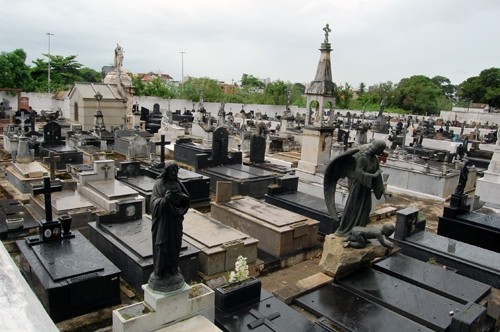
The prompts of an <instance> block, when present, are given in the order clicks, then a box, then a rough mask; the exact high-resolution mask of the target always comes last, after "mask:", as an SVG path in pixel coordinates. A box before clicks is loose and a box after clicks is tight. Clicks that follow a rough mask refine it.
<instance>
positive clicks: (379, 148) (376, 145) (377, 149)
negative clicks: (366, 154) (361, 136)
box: [370, 139, 387, 156]
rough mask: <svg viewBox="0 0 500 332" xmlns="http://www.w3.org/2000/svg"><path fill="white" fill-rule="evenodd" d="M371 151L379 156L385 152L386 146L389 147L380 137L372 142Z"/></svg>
mask: <svg viewBox="0 0 500 332" xmlns="http://www.w3.org/2000/svg"><path fill="white" fill-rule="evenodd" d="M371 145H372V146H371V149H370V150H371V152H372V153H373V155H375V156H379V155H381V154H382V153H384V150H385V148H386V147H387V146H386V145H385V142H384V141H382V140H380V139H376V140H374V141H373V142H372V144H371Z"/></svg>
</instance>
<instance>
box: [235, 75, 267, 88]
mask: <svg viewBox="0 0 500 332" xmlns="http://www.w3.org/2000/svg"><path fill="white" fill-rule="evenodd" d="M241 87H242V88H248V89H251V88H254V89H264V88H265V87H266V85H265V84H264V82H262V81H261V80H259V79H258V78H256V77H254V76H253V75H248V74H243V75H242V76H241Z"/></svg>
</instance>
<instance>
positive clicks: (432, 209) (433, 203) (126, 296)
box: [0, 180, 500, 331]
mask: <svg viewBox="0 0 500 332" xmlns="http://www.w3.org/2000/svg"><path fill="white" fill-rule="evenodd" d="M5 184H6V181H3V180H0V199H6V198H10V197H13V196H15V194H14V195H13V194H12V193H11V190H10V188H9V186H5ZM4 187H7V188H4ZM447 204H449V203H448V202H441V201H437V200H431V199H422V198H415V197H412V196H408V195H404V194H393V195H392V197H390V198H389V199H388V200H387V202H386V203H384V204H383V205H382V206H380V207H379V209H382V208H384V207H393V208H395V209H396V210H400V209H404V208H406V207H409V206H414V207H417V208H418V209H420V211H421V213H422V214H423V215H425V217H426V218H427V230H428V231H430V232H436V230H437V222H438V217H439V216H440V215H442V213H443V207H444V206H445V205H447ZM201 212H202V213H209V208H206V207H205V208H204V209H202V210H201ZM395 221H396V214H395V213H394V212H393V213H392V214H391V215H385V214H383V215H380V216H379V217H377V216H372V217H371V221H370V225H374V226H375V225H377V226H378V225H381V224H383V223H386V222H390V223H395ZM79 231H80V232H81V233H82V234H83V235H84V236H88V229H87V228H82V229H79ZM4 245H5V246H6V248H7V250H8V251H9V253H10V254H11V256H12V257H13V258H14V261H15V262H16V263H17V264H20V261H21V260H20V257H19V249H18V248H17V246H16V244H15V241H12V240H5V241H4ZM320 256H321V254H318V255H317V256H316V257H313V258H311V259H308V260H305V261H303V262H301V263H299V264H296V265H293V266H290V267H286V268H283V269H278V270H275V271H272V272H268V273H262V274H260V275H259V277H258V278H259V279H260V281H261V282H262V287H263V288H264V289H265V290H267V291H269V292H271V293H273V292H278V293H279V292H280V290H283V289H285V288H287V287H293V286H294V285H295V284H296V283H297V282H299V281H303V280H304V279H307V280H310V282H311V283H312V284H314V283H315V279H318V278H319V279H321V278H322V276H321V272H322V271H321V268H320V267H319V261H320V258H321V257H320ZM323 276H324V275H323ZM120 290H121V300H122V304H121V305H118V306H115V307H110V308H106V309H102V310H98V311H95V312H92V313H89V314H86V315H82V316H79V317H76V318H73V319H68V320H65V321H62V322H59V323H57V327H58V328H59V329H60V330H61V331H95V330H101V331H108V330H111V317H112V310H113V309H117V308H119V307H122V306H125V305H129V304H132V303H135V302H139V301H141V300H142V294H137V293H135V292H134V291H132V290H131V288H130V287H129V286H128V285H127V284H126V283H125V282H123V281H122V282H121V287H120ZM492 297H494V300H492V302H493V303H496V304H497V305H500V291H499V290H497V289H494V290H493V295H492ZM292 307H293V308H294V309H295V310H297V311H299V312H300V313H302V314H303V315H305V316H306V317H308V318H309V319H311V320H313V319H315V317H314V316H313V315H312V314H310V313H308V312H306V311H304V310H303V309H302V308H299V307H297V306H295V305H293V304H292Z"/></svg>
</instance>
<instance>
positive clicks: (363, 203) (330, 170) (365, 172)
mask: <svg viewBox="0 0 500 332" xmlns="http://www.w3.org/2000/svg"><path fill="white" fill-rule="evenodd" d="M385 148H386V144H385V142H384V141H381V140H374V141H373V142H372V143H370V144H364V145H362V146H361V147H359V148H358V149H351V150H348V151H346V152H344V153H343V154H341V155H339V156H337V157H336V158H334V159H333V160H332V161H331V162H330V163H329V164H328V166H327V168H326V170H325V177H324V183H323V188H324V194H325V203H326V205H327V208H328V211H329V212H330V215H331V216H332V219H333V221H334V224H335V225H336V224H338V225H339V226H338V228H337V231H336V232H335V234H336V235H339V236H348V235H349V234H350V233H351V230H352V229H353V227H355V226H361V227H364V226H366V224H367V223H368V218H369V215H370V210H371V206H372V199H371V193H372V191H373V193H374V194H375V197H376V198H377V199H380V198H381V197H382V195H383V194H385V189H384V183H383V180H382V175H381V173H382V171H381V170H380V167H379V158H382V159H383V158H384V157H385V156H386V155H385V154H384V150H385ZM344 177H347V178H348V179H349V181H348V183H349V196H348V198H347V202H346V205H345V207H344V211H343V214H342V217H341V218H340V220H339V217H338V214H337V210H336V208H335V191H336V187H337V181H338V180H339V179H341V178H344ZM332 231H333V229H332Z"/></svg>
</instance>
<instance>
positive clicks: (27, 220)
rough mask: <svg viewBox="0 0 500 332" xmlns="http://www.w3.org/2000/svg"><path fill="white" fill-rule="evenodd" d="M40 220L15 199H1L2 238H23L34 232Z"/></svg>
mask: <svg viewBox="0 0 500 332" xmlns="http://www.w3.org/2000/svg"><path fill="white" fill-rule="evenodd" d="M38 226H39V225H38V222H37V221H36V220H35V218H34V217H33V215H32V214H31V212H30V211H29V210H28V209H27V208H26V206H25V205H24V204H23V203H21V202H19V201H18V200H15V199H2V200H1V201H0V239H2V240H5V239H13V238H21V237H24V236H28V235H30V234H33V233H35V232H36V230H37V229H38Z"/></svg>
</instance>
